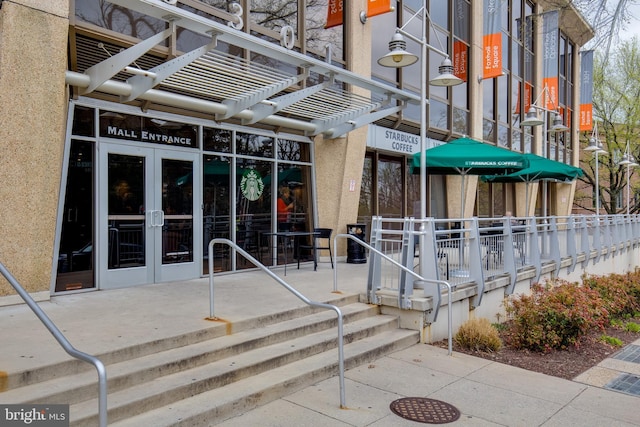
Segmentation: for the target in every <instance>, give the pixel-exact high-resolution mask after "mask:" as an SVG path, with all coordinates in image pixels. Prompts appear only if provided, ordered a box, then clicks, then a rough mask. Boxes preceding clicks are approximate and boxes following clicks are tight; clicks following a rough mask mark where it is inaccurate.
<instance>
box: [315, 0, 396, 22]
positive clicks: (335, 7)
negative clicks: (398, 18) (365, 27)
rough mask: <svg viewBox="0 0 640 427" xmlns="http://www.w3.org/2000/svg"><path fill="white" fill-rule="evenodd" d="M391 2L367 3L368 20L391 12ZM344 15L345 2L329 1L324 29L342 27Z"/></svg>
mask: <svg viewBox="0 0 640 427" xmlns="http://www.w3.org/2000/svg"><path fill="white" fill-rule="evenodd" d="M393 10H394V9H393V8H392V7H391V0H369V1H368V2H367V18H371V17H372V16H376V15H382V14H383V13H387V12H391V11H393ZM343 14H344V0H329V5H328V9H327V25H325V26H324V28H325V29H326V28H331V27H337V26H338V25H342V17H343Z"/></svg>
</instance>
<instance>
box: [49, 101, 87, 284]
mask: <svg viewBox="0 0 640 427" xmlns="http://www.w3.org/2000/svg"><path fill="white" fill-rule="evenodd" d="M90 110H91V111H93V109H90ZM77 112H78V110H76V113H77ZM80 113H81V114H85V113H86V111H85V110H84V109H83V110H80ZM74 123H75V117H74ZM93 153H94V145H93V143H92V142H87V141H75V140H72V141H71V147H70V153H69V168H68V170H67V182H66V192H65V199H64V212H66V215H65V216H64V218H63V221H62V232H61V234H60V247H59V253H58V268H57V275H56V292H61V291H68V290H76V289H85V288H92V287H94V274H93V269H94V266H95V262H94V253H93V243H94V231H93V230H94V227H93V217H94V210H93V206H94V196H93V184H94V173H95V168H94V161H93Z"/></svg>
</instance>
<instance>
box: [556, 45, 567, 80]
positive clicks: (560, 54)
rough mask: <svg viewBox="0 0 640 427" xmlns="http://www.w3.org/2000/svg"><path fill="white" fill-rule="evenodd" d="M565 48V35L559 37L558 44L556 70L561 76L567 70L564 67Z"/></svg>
mask: <svg viewBox="0 0 640 427" xmlns="http://www.w3.org/2000/svg"><path fill="white" fill-rule="evenodd" d="M566 48H567V39H566V38H565V37H560V46H559V48H558V71H559V73H560V75H561V76H565V75H566V71H567V70H566V69H565V67H566V66H567V64H566V62H565V59H566Z"/></svg>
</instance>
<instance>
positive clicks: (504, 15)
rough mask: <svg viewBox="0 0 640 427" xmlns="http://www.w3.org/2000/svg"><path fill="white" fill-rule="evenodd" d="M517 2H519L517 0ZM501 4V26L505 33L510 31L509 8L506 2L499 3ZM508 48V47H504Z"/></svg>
mask: <svg viewBox="0 0 640 427" xmlns="http://www.w3.org/2000/svg"><path fill="white" fill-rule="evenodd" d="M516 1H517V0H516ZM497 3H498V4H501V6H502V7H500V25H501V27H502V30H503V31H507V32H508V31H509V7H508V5H507V4H506V2H497ZM503 46H506V45H503Z"/></svg>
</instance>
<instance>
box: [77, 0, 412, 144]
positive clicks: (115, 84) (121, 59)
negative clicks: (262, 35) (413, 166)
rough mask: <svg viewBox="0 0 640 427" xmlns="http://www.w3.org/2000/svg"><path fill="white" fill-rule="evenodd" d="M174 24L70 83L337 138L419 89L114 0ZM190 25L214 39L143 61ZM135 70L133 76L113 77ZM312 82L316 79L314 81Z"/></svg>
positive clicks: (172, 10) (185, 14)
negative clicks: (238, 52) (268, 61)
mask: <svg viewBox="0 0 640 427" xmlns="http://www.w3.org/2000/svg"><path fill="white" fill-rule="evenodd" d="M109 1H110V2H111V3H113V4H115V5H118V6H122V7H126V8H128V9H132V10H135V11H137V12H140V13H143V14H145V15H148V16H152V17H154V18H156V19H160V20H164V21H166V22H167V23H168V28H167V30H165V31H163V32H161V33H159V34H156V35H155V36H152V37H149V38H148V39H146V40H142V41H140V42H139V43H137V44H135V45H133V46H131V47H130V48H128V49H125V50H122V51H121V52H119V53H117V54H115V55H113V56H111V57H109V58H107V59H105V60H103V61H101V62H99V63H97V64H95V65H93V66H91V67H90V68H88V69H87V70H85V71H84V72H83V73H78V72H73V71H67V73H66V82H67V84H69V85H72V86H76V87H78V88H79V90H80V93H81V94H89V93H92V92H102V93H108V94H111V95H117V96H119V97H120V101H121V102H130V101H133V100H144V101H150V102H154V103H157V104H162V105H168V106H171V107H179V108H185V109H190V110H193V111H198V112H203V113H210V114H212V116H213V117H212V118H213V119H214V120H220V121H222V120H226V119H230V118H234V119H236V120H240V122H241V123H242V124H246V125H250V124H253V123H263V124H267V125H272V126H278V127H281V128H289V129H296V130H299V131H302V132H303V133H304V134H305V135H307V136H315V135H319V134H323V135H324V136H325V137H327V138H337V137H340V136H342V135H344V134H345V133H347V132H349V131H352V130H354V129H357V128H358V127H361V126H364V125H367V124H369V123H372V122H374V121H376V120H379V119H382V118H384V117H387V116H389V115H391V114H394V113H396V112H398V111H400V110H401V109H403V108H404V107H405V106H406V104H407V103H415V104H418V103H419V96H418V95H417V94H413V93H411V92H406V91H402V90H400V89H397V88H395V87H393V86H390V85H387V84H384V83H380V82H376V81H373V80H372V79H368V78H364V77H362V76H360V75H357V74H355V73H352V72H350V71H347V70H344V69H341V68H338V67H335V66H333V65H331V64H329V63H327V62H324V61H322V60H320V59H316V58H313V57H310V56H307V55H303V54H301V53H298V52H295V51H293V50H288V49H286V48H284V47H281V46H279V45H276V44H274V43H271V42H267V41H264V40H261V39H259V38H257V37H254V36H252V35H249V34H247V33H244V32H242V31H238V30H235V29H233V28H231V27H229V26H225V25H223V24H220V23H218V22H215V21H213V20H210V19H207V18H205V17H202V16H199V15H196V14H194V13H191V12H189V11H187V10H184V9H180V8H179V7H177V6H172V5H170V4H167V3H166V2H163V1H161V0H109ZM178 27H180V28H184V29H187V30H190V31H193V32H195V33H197V34H200V35H203V36H206V37H210V38H211V42H210V43H209V44H207V45H205V46H202V47H200V48H197V49H194V50H193V51H191V52H187V53H185V54H183V55H180V56H178V57H176V58H175V59H172V60H168V61H167V62H164V63H162V64H159V65H157V66H155V67H152V68H150V69H141V68H139V67H137V66H136V64H137V63H136V60H139V58H141V57H142V56H143V55H145V54H146V53H147V52H149V51H150V50H151V49H153V48H154V47H155V46H156V45H158V44H159V43H161V42H163V41H164V40H165V39H167V38H168V37H170V36H171V35H172V34H174V33H175V32H176V29H177V28H178ZM219 42H224V43H226V44H228V45H233V46H236V47H239V48H241V49H246V50H249V51H251V52H253V53H257V54H260V55H264V56H266V57H269V58H273V59H275V60H277V61H279V62H281V63H283V64H286V66H288V68H294V69H297V70H299V72H298V74H287V73H286V72H284V71H283V70H281V69H275V68H269V67H267V66H264V65H262V64H259V63H256V62H253V61H251V60H250V59H246V58H245V57H243V56H233V55H230V54H228V53H226V52H223V51H221V50H218V49H216V47H217V44H218V43H219ZM121 73H128V74H129V75H130V76H129V77H128V78H127V79H126V81H121V80H118V79H114V77H115V76H116V75H119V74H121ZM310 82H313V83H310Z"/></svg>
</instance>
